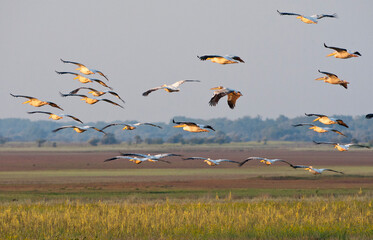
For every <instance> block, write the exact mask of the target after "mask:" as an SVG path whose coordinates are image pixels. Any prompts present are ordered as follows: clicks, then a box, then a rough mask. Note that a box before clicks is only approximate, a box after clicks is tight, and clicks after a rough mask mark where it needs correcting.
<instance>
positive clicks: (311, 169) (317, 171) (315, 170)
mask: <svg viewBox="0 0 373 240" xmlns="http://www.w3.org/2000/svg"><path fill="white" fill-rule="evenodd" d="M291 167H292V168H295V169H296V168H304V170H306V171H309V172H310V173H312V174H313V175H318V174H321V173H323V172H324V171H330V172H335V173H340V174H344V173H343V172H340V171H336V170H333V169H329V168H314V167H312V166H303V165H291Z"/></svg>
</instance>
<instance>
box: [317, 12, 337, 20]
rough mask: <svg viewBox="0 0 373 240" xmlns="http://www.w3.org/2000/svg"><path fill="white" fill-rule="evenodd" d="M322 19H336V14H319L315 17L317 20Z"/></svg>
mask: <svg viewBox="0 0 373 240" xmlns="http://www.w3.org/2000/svg"><path fill="white" fill-rule="evenodd" d="M324 17H330V18H337V14H336V13H334V14H319V15H316V18H317V19H321V18H324Z"/></svg>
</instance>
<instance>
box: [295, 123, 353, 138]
mask: <svg viewBox="0 0 373 240" xmlns="http://www.w3.org/2000/svg"><path fill="white" fill-rule="evenodd" d="M299 126H311V127H310V128H309V129H313V131H315V132H318V133H325V132H329V131H332V132H335V133H338V134H340V135H342V136H345V137H347V136H346V135H344V134H343V133H341V132H340V131H338V130H336V129H332V128H328V127H318V126H316V125H313V124H309V123H299V124H293V127H299Z"/></svg>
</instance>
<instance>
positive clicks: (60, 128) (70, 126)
mask: <svg viewBox="0 0 373 240" xmlns="http://www.w3.org/2000/svg"><path fill="white" fill-rule="evenodd" d="M65 128H76V126H72V125H69V126H62V127H59V128H57V129H54V130H53V131H52V132H58V131H60V130H62V129H65Z"/></svg>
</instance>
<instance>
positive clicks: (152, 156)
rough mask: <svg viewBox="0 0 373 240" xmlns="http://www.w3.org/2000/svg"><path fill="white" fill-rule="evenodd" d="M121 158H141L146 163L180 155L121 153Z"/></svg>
mask: <svg viewBox="0 0 373 240" xmlns="http://www.w3.org/2000/svg"><path fill="white" fill-rule="evenodd" d="M121 155H122V156H130V157H143V158H147V159H148V161H157V160H159V159H161V158H165V157H179V156H181V155H180V154H174V153H160V154H155V155H151V154H141V153H121Z"/></svg>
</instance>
